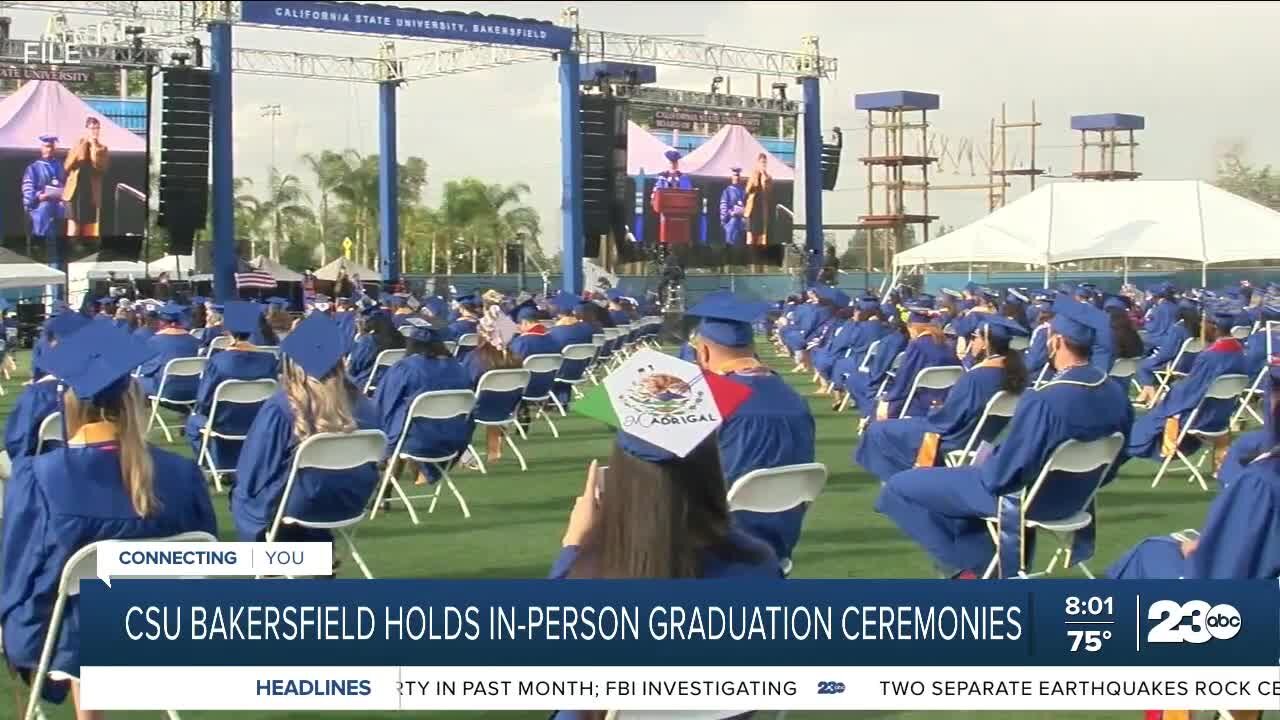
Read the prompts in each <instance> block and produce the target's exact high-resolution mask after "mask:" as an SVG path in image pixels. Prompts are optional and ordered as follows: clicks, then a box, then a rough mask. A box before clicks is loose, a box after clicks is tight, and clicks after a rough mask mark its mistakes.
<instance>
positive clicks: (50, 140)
mask: <svg viewBox="0 0 1280 720" xmlns="http://www.w3.org/2000/svg"><path fill="white" fill-rule="evenodd" d="M36 139H37V140H39V141H40V144H42V145H57V144H58V136H57V135H41V136H40V137H38V138H36Z"/></svg>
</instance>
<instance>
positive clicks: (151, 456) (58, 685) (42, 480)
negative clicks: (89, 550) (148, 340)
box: [0, 323, 218, 717]
mask: <svg viewBox="0 0 1280 720" xmlns="http://www.w3.org/2000/svg"><path fill="white" fill-rule="evenodd" d="M149 353H150V351H149V350H148V349H147V347H146V345H145V344H144V343H140V342H137V341H134V340H132V339H131V338H130V337H129V335H128V334H127V333H125V332H123V331H121V330H119V329H117V328H115V327H112V326H111V325H110V324H107V323H89V324H88V325H87V326H86V327H84V328H82V329H80V330H79V331H77V332H76V333H75V334H73V335H70V336H69V337H65V338H63V339H62V340H61V341H60V342H59V343H58V345H57V347H55V348H53V349H52V350H50V351H49V353H48V355H47V356H46V357H45V358H44V359H43V362H44V364H45V366H46V369H47V370H48V372H49V374H51V375H54V376H56V377H57V378H58V383H57V384H58V385H59V386H61V387H62V388H63V389H64V390H65V394H64V395H63V396H62V398H61V402H62V408H61V410H62V413H63V419H64V421H65V423H66V432H67V436H68V439H67V443H66V446H65V447H62V448H58V449H56V450H53V451H51V452H48V453H44V454H42V455H37V456H34V457H30V456H28V457H23V458H20V459H19V460H18V461H17V462H15V463H14V466H13V475H12V476H11V477H10V478H9V480H8V481H7V482H6V483H5V487H4V493H5V495H4V523H3V538H2V539H0V578H3V580H0V629H2V630H3V634H2V636H3V639H4V647H3V650H4V655H5V659H6V660H7V662H8V664H9V666H10V667H12V668H15V669H16V670H17V671H18V672H19V673H20V674H22V676H23V677H24V678H27V677H29V674H30V673H31V672H32V671H33V670H34V668H36V666H37V664H38V662H39V659H40V653H41V648H42V646H43V644H44V641H45V635H46V632H47V630H48V628H49V622H50V614H51V611H52V608H53V603H54V598H55V597H56V595H57V593H58V585H59V578H60V576H61V575H62V570H63V567H64V566H65V565H66V563H67V560H68V559H70V558H71V556H72V555H73V554H74V553H75V552H76V551H78V550H80V549H81V548H83V547H85V546H86V545H89V544H90V543H94V542H97V541H99V540H141V539H159V538H164V537H169V536H172V535H177V534H180V533H185V532H193V531H202V532H207V533H210V534H216V533H217V530H218V527H217V520H216V518H215V516H214V512H213V506H212V504H211V503H210V500H209V492H208V490H207V489H206V488H205V480H204V477H203V476H202V475H201V474H200V470H199V468H197V467H196V465H195V463H193V462H192V461H191V460H189V459H187V458H184V457H180V456H178V455H175V454H173V453H169V452H166V451H164V450H160V449H158V448H154V447H151V446H149V445H147V442H146V431H145V427H146V415H145V414H144V411H143V407H142V398H141V396H140V395H139V394H138V391H137V388H136V386H135V384H134V382H133V380H132V378H131V377H130V373H131V372H132V371H133V369H134V368H135V367H137V366H138V365H139V364H140V363H142V362H143V361H144V360H146V359H147V356H148V355H149ZM66 612H67V615H66V616H65V617H64V618H63V622H62V631H61V634H60V636H59V639H58V643H57V645H56V646H55V648H54V653H53V662H52V664H51V665H50V667H49V669H50V670H51V671H58V672H62V673H66V674H68V675H70V676H72V677H79V676H80V632H81V624H80V619H79V605H78V603H77V602H76V601H75V600H74V599H73V600H72V601H71V602H70V603H68V605H67V611H66ZM71 690H72V695H73V698H74V699H75V700H76V704H77V706H78V705H79V683H78V681H74V680H73V681H71ZM66 693H67V683H66V682H65V681H52V680H51V681H48V682H46V683H45V684H44V697H43V699H44V700H47V701H50V702H62V701H63V699H64V698H65V697H66ZM79 712H80V713H83V711H79ZM78 716H79V717H85V715H83V714H79V715H78Z"/></svg>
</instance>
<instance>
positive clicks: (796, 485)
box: [729, 463, 827, 575]
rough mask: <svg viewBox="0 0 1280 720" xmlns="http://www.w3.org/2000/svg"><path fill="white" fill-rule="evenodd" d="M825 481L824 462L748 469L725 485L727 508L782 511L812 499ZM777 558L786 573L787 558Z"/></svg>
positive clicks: (817, 494) (789, 565)
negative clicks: (727, 492)
mask: <svg viewBox="0 0 1280 720" xmlns="http://www.w3.org/2000/svg"><path fill="white" fill-rule="evenodd" d="M826 485H827V466H826V465H823V464H822V463H804V464H801V465H784V466H783V467H777V468H764V469H761V470H752V471H751V472H749V473H747V474H746V475H743V476H742V477H740V478H738V479H737V480H735V481H734V482H733V486H732V487H730V488H729V511H730V512H735V511H738V510H743V511H747V512H759V513H779V512H786V511H787V510H790V509H792V508H794V507H798V506H800V505H804V504H807V503H811V502H813V501H814V500H815V499H817V497H818V496H819V495H821V494H822V489H823V488H824V487H826ZM778 561H779V564H780V565H781V567H782V574H783V575H790V574H791V567H792V565H791V558H778Z"/></svg>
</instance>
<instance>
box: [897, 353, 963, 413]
mask: <svg viewBox="0 0 1280 720" xmlns="http://www.w3.org/2000/svg"><path fill="white" fill-rule="evenodd" d="M962 375H964V368H963V367H961V366H959V365H948V366H945V367H928V368H925V369H923V370H921V371H920V372H918V373H916V379H915V381H914V382H912V383H911V391H910V392H908V393H907V401H906V402H904V403H902V411H901V412H899V413H898V417H899V418H905V417H910V415H907V408H910V407H911V401H912V400H914V399H915V397H916V392H918V391H920V390H946V389H947V388H949V387H951V386H952V385H955V384H956V381H957V380H959V379H960V377H961V376H962Z"/></svg>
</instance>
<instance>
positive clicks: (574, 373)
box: [552, 343, 599, 417]
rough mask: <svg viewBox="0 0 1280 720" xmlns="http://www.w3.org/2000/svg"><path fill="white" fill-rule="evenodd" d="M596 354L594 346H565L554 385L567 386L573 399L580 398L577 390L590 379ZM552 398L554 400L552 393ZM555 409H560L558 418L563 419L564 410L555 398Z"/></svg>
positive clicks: (584, 344) (580, 395)
mask: <svg viewBox="0 0 1280 720" xmlns="http://www.w3.org/2000/svg"><path fill="white" fill-rule="evenodd" d="M598 352H599V348H598V347H597V346H596V345H594V344H586V343H583V344H580V345H565V346H564V349H563V350H561V351H560V357H561V358H563V362H562V363H561V364H560V372H559V373H558V374H557V375H556V384H557V385H568V386H569V389H570V391H571V392H572V393H573V396H574V397H582V391H580V390H578V386H579V385H581V384H583V383H585V382H587V380H588V378H590V373H591V363H592V362H594V361H595V357H596V353H598ZM566 368H567V369H566ZM578 368H581V370H579V369H578ZM590 379H591V380H592V382H597V381H596V380H595V379H594V378H590ZM552 397H553V398H555V393H554V392H553V393H552ZM556 407H557V408H559V409H560V416H561V417H564V415H565V409H564V406H562V405H561V404H560V401H559V399H558V398H556Z"/></svg>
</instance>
